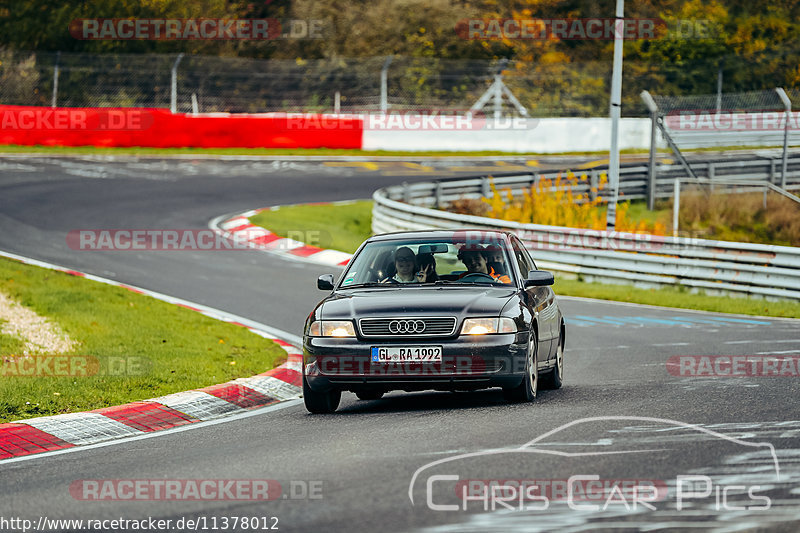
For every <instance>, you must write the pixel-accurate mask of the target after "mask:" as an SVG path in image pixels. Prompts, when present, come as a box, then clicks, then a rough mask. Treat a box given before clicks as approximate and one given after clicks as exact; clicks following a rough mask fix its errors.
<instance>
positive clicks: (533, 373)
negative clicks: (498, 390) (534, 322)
mask: <svg viewBox="0 0 800 533" xmlns="http://www.w3.org/2000/svg"><path fill="white" fill-rule="evenodd" d="M538 346H539V342H538V339H537V338H536V332H534V331H531V334H530V340H529V341H528V354H527V357H526V360H525V377H524V378H523V379H522V383H520V384H519V385H517V386H516V387H511V388H505V389H503V396H505V398H506V400H507V401H509V402H532V401H534V400H535V399H536V395H537V393H538V391H539V350H538Z"/></svg>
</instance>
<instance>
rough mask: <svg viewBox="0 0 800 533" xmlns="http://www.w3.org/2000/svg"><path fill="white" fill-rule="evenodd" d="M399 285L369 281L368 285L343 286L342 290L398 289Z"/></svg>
mask: <svg viewBox="0 0 800 533" xmlns="http://www.w3.org/2000/svg"><path fill="white" fill-rule="evenodd" d="M397 285H399V284H398V283H381V282H380V281H369V282H367V283H354V284H353V285H342V286H341V287H339V288H340V289H358V288H361V287H396V286H397Z"/></svg>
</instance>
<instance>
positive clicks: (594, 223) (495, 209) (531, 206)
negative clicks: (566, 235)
mask: <svg viewBox="0 0 800 533" xmlns="http://www.w3.org/2000/svg"><path fill="white" fill-rule="evenodd" d="M587 179H588V178H587V176H586V174H582V175H581V176H580V177H578V176H576V175H575V174H574V173H572V172H567V173H566V175H565V176H562V174H561V173H559V174H558V176H557V177H556V178H555V179H550V178H545V177H544V176H541V177H540V178H539V179H538V180H537V181H536V183H534V184H533V185H532V186H531V187H530V188H529V189H527V190H525V191H524V193H523V194H522V195H521V196H514V195H513V194H512V192H511V189H504V190H502V191H498V190H497V188H496V187H495V184H494V182H492V184H491V190H492V195H491V197H489V198H482V199H481V202H482V204H483V205H484V206H485V207H483V208H482V209H479V210H480V211H482V213H475V214H482V215H484V216H488V217H491V218H497V219H502V220H510V221H513V222H522V223H533V224H542V225H546V226H566V227H570V228H583V229H595V230H604V229H606V208H605V200H604V198H603V196H602V192H603V190H604V189H605V186H606V184H607V182H608V178H607V176H606V174H605V173H603V174H601V175H600V179H599V180H598V184H597V187H596V188H594V187H589V189H588V190H589V194H585V193H577V194H576V193H575V192H574V190H576V189H578V186H579V185H580V184H581V183H582V182H587ZM585 185H588V183H586V184H585ZM629 207H630V204H629V203H628V202H619V203H618V204H617V215H616V230H617V231H627V232H642V233H650V234H653V235H665V234H666V228H665V227H664V225H663V224H661V223H659V222H655V223H649V222H647V221H643V220H642V221H635V220H633V219H632V218H631V217H630V216H629V214H628V209H629ZM462 210H463V206H462Z"/></svg>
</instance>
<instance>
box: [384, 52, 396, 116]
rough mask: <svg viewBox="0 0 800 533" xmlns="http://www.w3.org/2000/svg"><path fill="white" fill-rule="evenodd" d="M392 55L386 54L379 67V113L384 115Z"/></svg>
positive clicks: (387, 104) (387, 108) (386, 106)
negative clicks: (381, 65)
mask: <svg viewBox="0 0 800 533" xmlns="http://www.w3.org/2000/svg"><path fill="white" fill-rule="evenodd" d="M393 59H394V56H388V57H387V58H386V60H385V61H384V62H383V67H382V68H381V114H382V115H385V114H386V112H387V111H388V110H389V65H391V64H392V60H393Z"/></svg>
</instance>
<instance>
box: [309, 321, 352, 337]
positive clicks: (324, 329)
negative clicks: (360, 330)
mask: <svg viewBox="0 0 800 533" xmlns="http://www.w3.org/2000/svg"><path fill="white" fill-rule="evenodd" d="M308 335H309V337H355V336H356V330H355V328H353V323H352V322H350V321H349V320H316V321H314V322H312V323H311V326H310V327H309V328H308Z"/></svg>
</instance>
